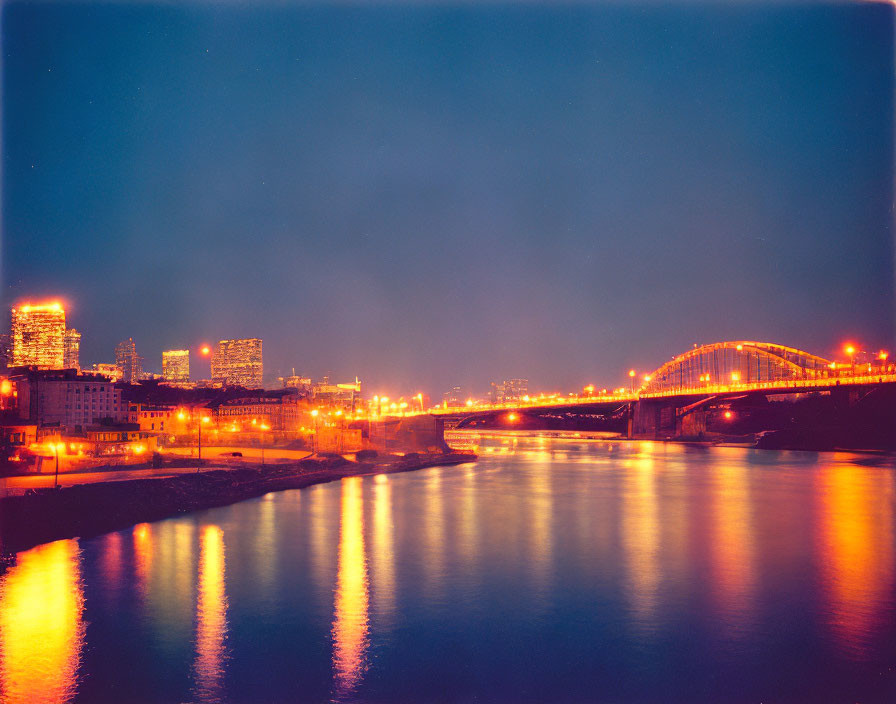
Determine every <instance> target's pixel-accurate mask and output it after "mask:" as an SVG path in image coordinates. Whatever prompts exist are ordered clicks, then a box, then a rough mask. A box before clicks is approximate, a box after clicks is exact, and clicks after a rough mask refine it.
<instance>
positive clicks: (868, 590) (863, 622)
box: [817, 464, 896, 659]
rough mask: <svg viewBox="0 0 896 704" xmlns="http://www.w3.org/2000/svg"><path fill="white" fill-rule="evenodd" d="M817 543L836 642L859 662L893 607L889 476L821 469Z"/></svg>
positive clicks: (854, 469)
mask: <svg viewBox="0 0 896 704" xmlns="http://www.w3.org/2000/svg"><path fill="white" fill-rule="evenodd" d="M820 485H821V486H820V497H819V500H820V517H819V524H818V527H817V531H818V534H817V540H818V549H819V555H820V570H821V579H822V589H823V594H824V598H825V602H826V607H827V614H826V616H827V618H828V621H829V625H830V628H831V630H832V631H833V634H834V637H835V638H836V641H837V643H838V644H839V645H840V647H841V648H842V650H843V651H844V652H845V653H846V654H847V655H849V656H850V657H854V658H858V659H861V658H862V657H864V654H865V652H866V651H867V649H868V647H869V646H870V644H871V640H872V639H873V637H874V635H875V632H876V630H877V629H878V628H879V624H880V623H883V622H882V621H880V620H879V619H880V616H881V614H883V613H885V612H886V610H887V608H886V607H887V605H888V604H889V606H890V607H892V603H893V599H894V596H893V589H894V583H893V567H894V555H893V551H894V547H896V546H894V540H893V502H894V487H893V478H892V475H891V473H889V472H882V471H878V470H876V469H873V468H872V469H867V468H860V467H856V466H855V465H848V464H832V465H830V466H828V467H825V468H823V469H822V471H821V480H820Z"/></svg>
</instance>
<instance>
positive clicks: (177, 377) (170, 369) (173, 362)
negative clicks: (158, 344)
mask: <svg viewBox="0 0 896 704" xmlns="http://www.w3.org/2000/svg"><path fill="white" fill-rule="evenodd" d="M162 378H163V379H164V380H165V381H189V380H190V350H166V351H165V352H162Z"/></svg>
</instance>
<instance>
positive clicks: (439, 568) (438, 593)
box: [423, 467, 446, 599]
mask: <svg viewBox="0 0 896 704" xmlns="http://www.w3.org/2000/svg"><path fill="white" fill-rule="evenodd" d="M443 471H444V470H443V469H442V468H441V467H434V468H432V469H430V470H427V475H426V480H425V491H426V498H425V501H424V510H425V513H424V515H423V535H424V536H425V542H424V544H423V548H424V550H425V553H424V555H423V569H424V571H425V579H426V584H425V589H426V592H427V594H428V595H429V597H430V598H435V599H441V598H442V596H443V594H444V588H445V558H446V555H445V549H446V543H445V496H444V488H443V486H442V472H443Z"/></svg>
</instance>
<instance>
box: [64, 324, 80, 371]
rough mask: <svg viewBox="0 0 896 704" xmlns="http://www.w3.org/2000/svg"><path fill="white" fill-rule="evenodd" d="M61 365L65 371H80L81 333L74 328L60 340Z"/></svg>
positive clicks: (67, 331)
mask: <svg viewBox="0 0 896 704" xmlns="http://www.w3.org/2000/svg"><path fill="white" fill-rule="evenodd" d="M62 340H63V341H62V365H63V367H64V368H65V369H77V370H79V371H80V369H81V333H79V332H78V331H77V330H75V329H74V328H69V329H68V330H66V331H65V337H63V338H62Z"/></svg>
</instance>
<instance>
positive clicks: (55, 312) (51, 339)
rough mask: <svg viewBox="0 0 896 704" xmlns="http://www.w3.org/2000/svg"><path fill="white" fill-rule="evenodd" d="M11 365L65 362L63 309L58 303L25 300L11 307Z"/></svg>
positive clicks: (45, 365)
mask: <svg viewBox="0 0 896 704" xmlns="http://www.w3.org/2000/svg"><path fill="white" fill-rule="evenodd" d="M11 366H13V367H25V366H35V367H40V368H43V369H62V368H63V367H64V366H65V310H64V309H63V308H62V306H61V305H60V304H59V303H43V304H40V305H31V304H24V305H20V306H17V307H15V308H13V309H12V362H11Z"/></svg>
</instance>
